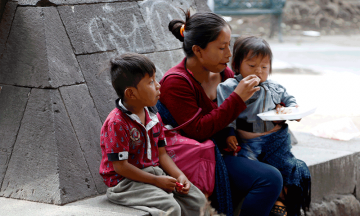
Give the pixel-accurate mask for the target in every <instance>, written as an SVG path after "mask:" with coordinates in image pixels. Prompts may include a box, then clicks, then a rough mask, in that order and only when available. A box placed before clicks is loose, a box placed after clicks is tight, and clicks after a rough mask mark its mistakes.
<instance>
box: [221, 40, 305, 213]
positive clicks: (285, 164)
mask: <svg viewBox="0 0 360 216" xmlns="http://www.w3.org/2000/svg"><path fill="white" fill-rule="evenodd" d="M271 61H272V52H271V49H270V46H269V44H268V43H267V42H266V41H265V40H263V39H261V38H258V37H254V36H250V37H242V38H239V39H237V40H236V42H235V44H234V49H233V59H232V68H233V70H234V72H235V78H232V79H227V80H226V81H225V82H223V83H220V84H219V86H218V87H217V99H218V105H219V106H220V105H221V104H222V103H223V102H224V100H225V99H226V98H227V97H228V96H229V95H230V94H231V93H232V92H233V91H234V89H235V88H236V86H237V85H238V84H239V82H240V81H241V80H242V79H243V78H245V77H247V76H249V75H252V74H255V75H256V76H258V77H259V78H260V84H259V87H260V91H257V92H255V94H254V95H253V96H252V97H251V98H250V99H249V100H247V101H246V102H245V103H246V105H247V108H246V109H245V110H244V111H243V112H242V113H241V114H240V115H239V116H238V118H237V119H236V120H235V121H234V122H232V123H231V124H230V125H229V127H231V128H234V129H235V130H234V129H233V130H230V131H231V132H230V134H229V136H228V137H227V139H226V143H227V146H228V148H229V149H231V150H233V151H236V149H237V145H238V143H240V146H241V150H240V151H239V152H238V154H237V157H246V158H248V159H250V160H259V161H261V162H264V163H267V164H270V165H272V166H274V167H276V168H277V169H278V170H279V171H280V172H281V174H282V177H283V182H284V187H283V191H282V193H281V195H280V197H279V199H278V201H279V202H276V205H275V206H274V208H273V209H272V211H271V215H276V216H277V215H279V216H281V215H288V216H294V215H296V216H299V215H300V209H301V208H303V209H304V210H305V208H308V207H309V205H310V190H311V178H310V172H309V169H308V167H307V165H306V164H305V163H304V162H303V161H301V160H299V159H296V158H295V157H294V155H293V154H292V153H291V151H290V149H291V140H290V134H289V133H288V126H287V124H285V123H284V122H283V121H282V122H281V121H277V122H269V121H262V120H261V119H260V118H259V117H258V116H257V114H259V113H262V112H266V111H269V110H273V109H277V110H280V108H281V107H282V105H283V106H286V107H294V106H297V104H296V100H295V98H294V97H293V96H291V95H290V94H288V93H287V91H286V89H285V88H284V87H283V86H282V85H280V84H278V83H276V82H274V81H272V80H268V76H269V74H271ZM298 121H299V120H298ZM238 141H239V142H238ZM285 206H286V207H285Z"/></svg>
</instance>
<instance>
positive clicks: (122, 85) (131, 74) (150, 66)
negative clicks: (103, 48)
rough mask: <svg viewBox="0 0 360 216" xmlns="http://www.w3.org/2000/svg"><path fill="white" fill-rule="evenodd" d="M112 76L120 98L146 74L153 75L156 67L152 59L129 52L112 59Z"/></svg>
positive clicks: (112, 81) (113, 84)
mask: <svg viewBox="0 0 360 216" xmlns="http://www.w3.org/2000/svg"><path fill="white" fill-rule="evenodd" d="M109 67H110V76H111V83H112V86H113V88H114V89H115V91H116V94H117V95H118V96H119V98H121V99H123V98H124V91H125V89H126V88H128V87H135V88H136V87H137V85H138V84H139V82H140V80H141V79H142V78H144V76H145V75H146V74H149V76H150V77H151V76H153V75H154V73H155V71H156V68H155V65H154V63H153V62H152V61H150V59H148V58H147V57H146V56H144V55H140V54H137V53H127V54H123V55H121V56H118V57H115V58H113V59H111V60H110V66H109Z"/></svg>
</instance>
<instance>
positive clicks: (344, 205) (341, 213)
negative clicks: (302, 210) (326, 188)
mask: <svg viewBox="0 0 360 216" xmlns="http://www.w3.org/2000/svg"><path fill="white" fill-rule="evenodd" d="M306 215H308V216H322V215H324V216H325V215H326V216H358V215H360V202H359V201H358V200H357V199H356V198H355V197H354V196H353V195H332V196H329V197H326V198H325V200H324V201H323V202H321V203H312V204H311V206H310V210H309V211H308V212H306Z"/></svg>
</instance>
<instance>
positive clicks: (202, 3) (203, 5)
mask: <svg viewBox="0 0 360 216" xmlns="http://www.w3.org/2000/svg"><path fill="white" fill-rule="evenodd" d="M195 5H196V11H197V12H211V10H210V8H209V6H208V5H207V0H195Z"/></svg>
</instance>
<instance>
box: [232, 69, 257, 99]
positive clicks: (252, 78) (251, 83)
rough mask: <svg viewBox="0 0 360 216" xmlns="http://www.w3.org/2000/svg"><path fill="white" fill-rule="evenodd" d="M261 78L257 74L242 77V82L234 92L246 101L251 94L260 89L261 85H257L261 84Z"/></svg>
mask: <svg viewBox="0 0 360 216" xmlns="http://www.w3.org/2000/svg"><path fill="white" fill-rule="evenodd" d="M259 83H260V78H259V77H258V76H256V75H249V76H247V77H245V78H244V79H242V80H241V81H240V83H239V84H238V85H237V86H236V88H235V90H234V92H235V93H236V94H238V95H239V96H240V97H241V99H242V100H243V101H244V102H245V101H247V100H249V98H250V97H251V96H253V94H254V93H255V92H257V91H259V90H260V87H255V86H257V85H259Z"/></svg>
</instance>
